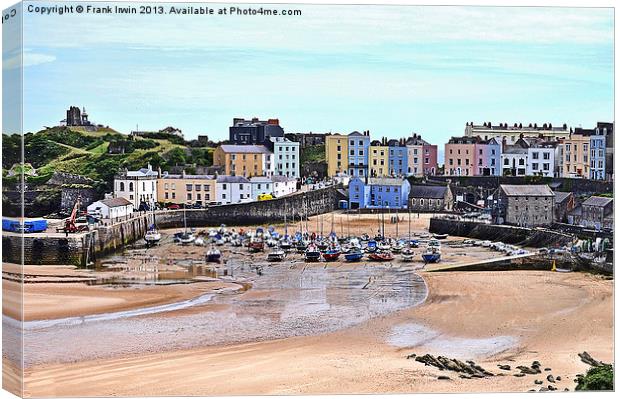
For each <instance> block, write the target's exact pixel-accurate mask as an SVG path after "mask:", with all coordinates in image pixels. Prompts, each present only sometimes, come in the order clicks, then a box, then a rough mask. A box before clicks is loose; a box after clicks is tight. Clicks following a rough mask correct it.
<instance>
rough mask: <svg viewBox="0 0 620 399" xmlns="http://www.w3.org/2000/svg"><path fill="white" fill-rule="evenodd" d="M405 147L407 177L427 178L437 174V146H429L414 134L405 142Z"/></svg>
mask: <svg viewBox="0 0 620 399" xmlns="http://www.w3.org/2000/svg"><path fill="white" fill-rule="evenodd" d="M405 145H406V147H407V175H408V176H416V177H421V176H425V175H426V176H428V175H434V174H436V173H437V146H436V145H433V144H429V143H428V142H427V141H425V140H423V139H422V137H421V136H420V135H418V134H416V133H414V134H413V135H412V136H411V137H409V138H408V139H407V141H406V142H405Z"/></svg>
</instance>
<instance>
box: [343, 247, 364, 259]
mask: <svg viewBox="0 0 620 399" xmlns="http://www.w3.org/2000/svg"><path fill="white" fill-rule="evenodd" d="M363 257H364V252H362V250H361V249H360V248H351V249H350V250H349V252H347V253H345V254H344V258H345V259H346V260H347V262H357V261H359V260H361V259H362V258H363Z"/></svg>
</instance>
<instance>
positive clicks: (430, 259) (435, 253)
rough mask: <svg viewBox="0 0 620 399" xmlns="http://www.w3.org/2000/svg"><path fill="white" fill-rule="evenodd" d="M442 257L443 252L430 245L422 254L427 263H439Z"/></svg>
mask: <svg viewBox="0 0 620 399" xmlns="http://www.w3.org/2000/svg"><path fill="white" fill-rule="evenodd" d="M440 259H441V252H440V251H439V249H438V248H436V247H428V249H427V250H426V251H425V252H424V253H423V254H422V260H424V262H425V263H437V262H439V260H440Z"/></svg>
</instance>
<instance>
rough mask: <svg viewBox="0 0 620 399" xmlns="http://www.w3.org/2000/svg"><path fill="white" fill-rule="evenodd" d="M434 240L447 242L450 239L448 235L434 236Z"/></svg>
mask: <svg viewBox="0 0 620 399" xmlns="http://www.w3.org/2000/svg"><path fill="white" fill-rule="evenodd" d="M433 238H434V239H436V240H445V239H446V238H448V235H447V234H433Z"/></svg>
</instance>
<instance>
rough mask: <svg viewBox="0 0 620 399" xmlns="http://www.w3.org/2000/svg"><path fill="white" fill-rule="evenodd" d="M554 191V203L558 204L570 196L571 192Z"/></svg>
mask: <svg viewBox="0 0 620 399" xmlns="http://www.w3.org/2000/svg"><path fill="white" fill-rule="evenodd" d="M554 193H555V203H556V204H559V203H561V202H564V201H566V200H567V199H568V198H569V197H570V196H571V194H572V193H567V192H564V191H554Z"/></svg>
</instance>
